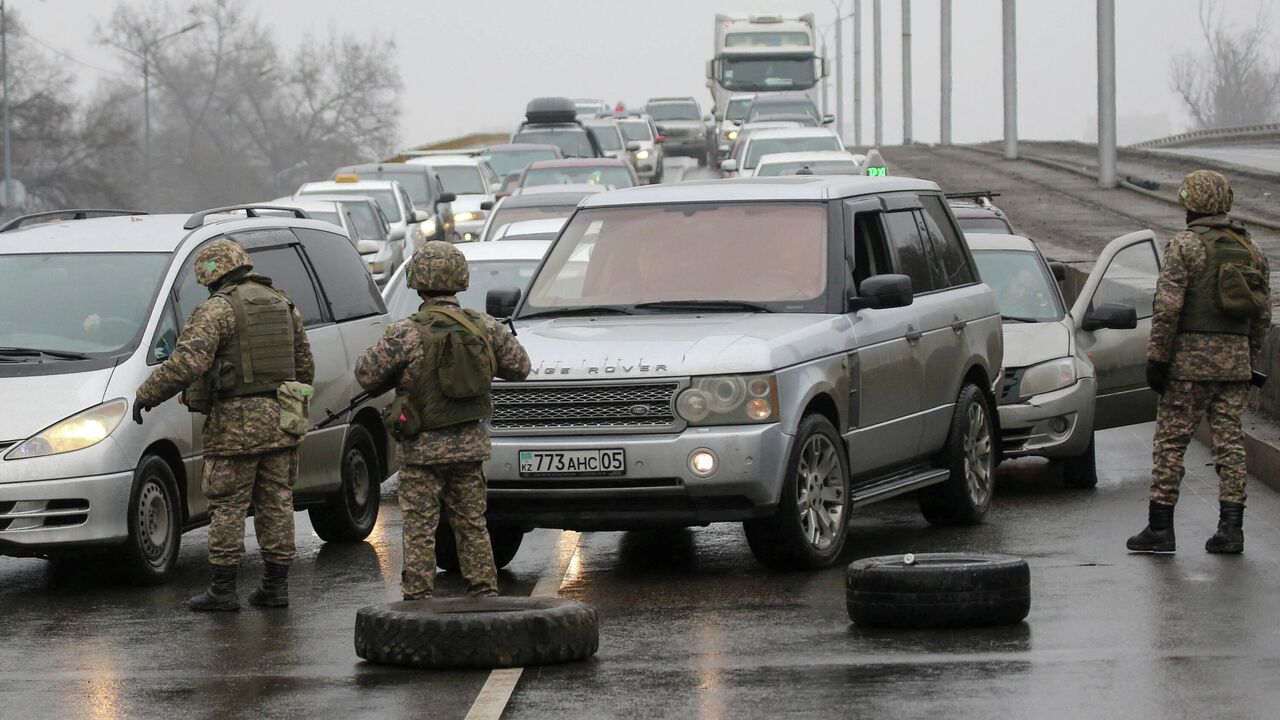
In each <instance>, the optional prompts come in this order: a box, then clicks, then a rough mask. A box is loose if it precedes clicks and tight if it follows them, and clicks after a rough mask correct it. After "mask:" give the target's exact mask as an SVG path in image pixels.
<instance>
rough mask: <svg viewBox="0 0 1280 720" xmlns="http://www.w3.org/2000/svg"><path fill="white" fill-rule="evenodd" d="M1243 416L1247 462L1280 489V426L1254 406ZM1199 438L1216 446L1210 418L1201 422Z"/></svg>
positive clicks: (1252, 472) (1266, 482) (1265, 481)
mask: <svg viewBox="0 0 1280 720" xmlns="http://www.w3.org/2000/svg"><path fill="white" fill-rule="evenodd" d="M1240 419H1241V424H1242V425H1243V426H1244V453H1245V466H1246V467H1247V468H1248V470H1249V474H1250V475H1252V476H1253V477H1255V478H1257V479H1258V480H1259V481H1261V482H1262V484H1263V485H1266V486H1267V487H1269V488H1271V489H1272V490H1275V491H1276V492H1280V426H1277V425H1275V424H1274V423H1272V422H1271V421H1269V420H1267V419H1266V418H1264V417H1262V416H1261V415H1259V414H1258V413H1256V412H1253V411H1251V410H1246V411H1245V413H1244V415H1242V416H1241V418H1240ZM1195 439H1196V440H1199V441H1200V442H1201V443H1203V444H1204V445H1206V446H1210V447H1212V445H1213V442H1212V440H1211V439H1210V437H1209V425H1208V423H1207V422H1201V423H1200V427H1199V428H1197V429H1196V434H1195Z"/></svg>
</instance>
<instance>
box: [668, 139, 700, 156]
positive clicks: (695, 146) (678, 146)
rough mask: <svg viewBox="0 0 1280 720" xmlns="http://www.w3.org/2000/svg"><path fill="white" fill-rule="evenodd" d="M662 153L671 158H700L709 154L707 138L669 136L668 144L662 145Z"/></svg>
mask: <svg viewBox="0 0 1280 720" xmlns="http://www.w3.org/2000/svg"><path fill="white" fill-rule="evenodd" d="M662 151H663V152H665V153H666V154H667V155H669V156H670V155H678V156H680V157H692V158H698V157H702V156H704V155H706V154H707V140H706V138H705V137H688V136H681V137H671V136H667V140H666V142H664V143H663V144H662Z"/></svg>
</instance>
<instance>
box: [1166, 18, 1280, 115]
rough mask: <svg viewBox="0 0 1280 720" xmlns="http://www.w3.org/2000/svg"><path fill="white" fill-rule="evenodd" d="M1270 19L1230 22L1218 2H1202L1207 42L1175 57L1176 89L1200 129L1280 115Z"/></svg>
mask: <svg viewBox="0 0 1280 720" xmlns="http://www.w3.org/2000/svg"><path fill="white" fill-rule="evenodd" d="M1270 29H1271V24H1270V17H1269V14H1268V13H1267V11H1266V9H1265V8H1263V7H1261V6H1260V7H1259V8H1258V13H1257V16H1256V17H1255V19H1254V21H1253V22H1252V23H1251V24H1249V25H1246V26H1244V27H1240V28H1234V27H1229V26H1227V24H1226V22H1225V21H1224V20H1223V18H1222V13H1221V10H1220V7H1219V5H1218V3H1217V2H1216V1H1214V0H1200V30H1201V33H1202V35H1203V39H1204V45H1203V46H1202V47H1201V48H1199V49H1197V50H1188V51H1186V52H1183V53H1180V54H1178V55H1176V56H1175V57H1174V59H1173V68H1172V81H1173V88H1174V90H1175V91H1176V92H1177V93H1178V95H1179V96H1180V97H1181V98H1182V102H1183V104H1184V105H1185V106H1186V108H1187V112H1189V113H1190V114H1191V117H1192V120H1193V121H1194V122H1195V125H1196V128H1197V129H1207V128H1222V127H1237V126H1240V125H1253V124H1257V123H1265V122H1274V121H1275V120H1277V118H1280V65H1277V63H1276V62H1275V60H1274V58H1272V57H1271V56H1270V55H1269V54H1268V50H1269V48H1270V40H1271V38H1270Z"/></svg>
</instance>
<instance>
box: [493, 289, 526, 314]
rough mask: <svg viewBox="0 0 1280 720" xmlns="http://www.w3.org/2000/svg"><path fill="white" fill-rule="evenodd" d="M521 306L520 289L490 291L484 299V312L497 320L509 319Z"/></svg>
mask: <svg viewBox="0 0 1280 720" xmlns="http://www.w3.org/2000/svg"><path fill="white" fill-rule="evenodd" d="M519 304H520V289H519V288H502V289H499V290H490V291H489V294H488V295H485V298H484V311H485V312H487V313H489V314H490V315H492V316H493V317H495V318H500V319H501V318H509V317H511V315H512V314H513V313H515V311H516V306H517V305H519Z"/></svg>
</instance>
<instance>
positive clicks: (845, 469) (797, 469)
mask: <svg viewBox="0 0 1280 720" xmlns="http://www.w3.org/2000/svg"><path fill="white" fill-rule="evenodd" d="M828 452H830V455H828V454H827V453H828ZM831 462H834V463H835V466H834V467H831V466H830V463H831ZM823 466H826V467H827V469H826V470H825V471H824V470H822V467H823ZM832 472H834V473H836V474H835V475H832ZM823 489H825V490H826V491H827V494H822V493H821V492H819V495H818V502H814V501H813V500H812V498H813V497H814V495H813V492H811V491H815V492H817V491H821V490H823ZM848 501H849V462H848V460H847V459H846V458H845V452H844V441H843V440H842V439H841V438H840V434H839V433H838V432H836V428H835V426H834V425H832V424H831V421H830V420H828V419H826V418H825V417H823V416H822V415H806V416H805V417H804V419H803V420H801V421H800V427H799V428H798V429H797V431H796V440H795V443H794V444H793V445H792V447H791V454H790V456H789V457H788V459H787V471H786V476H785V477H784V478H783V482H782V496H781V498H780V499H779V501H778V509H777V511H776V512H775V513H774V515H773V516H772V517H768V518H760V519H756V520H747V521H746V522H744V523H743V524H742V527H743V530H745V531H746V534H747V544H748V545H750V546H751V552H752V554H754V555H755V556H756V559H757V560H759V561H760V562H761V563H763V564H764V565H765V566H767V567H770V568H773V569H775V570H813V569H816V568H823V567H828V566H830V565H831V564H832V563H834V562H835V560H836V558H837V557H839V556H840V551H841V550H842V549H844V541H845V537H846V536H847V534H848V524H849V523H848ZM823 517H825V518H827V521H826V522H825V523H824V522H823V521H822V518H823ZM823 525H826V526H827V527H825V528H824V527H822V526H823Z"/></svg>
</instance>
